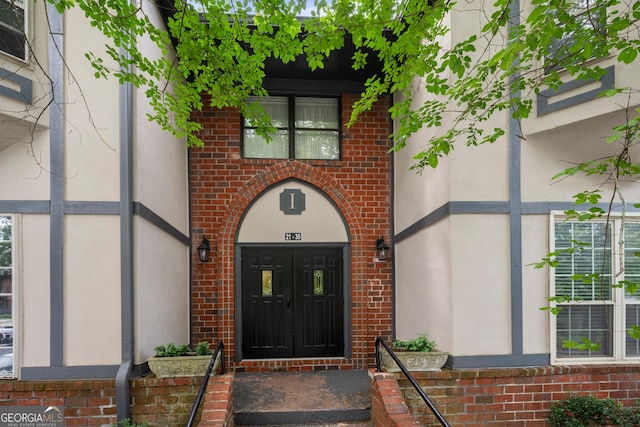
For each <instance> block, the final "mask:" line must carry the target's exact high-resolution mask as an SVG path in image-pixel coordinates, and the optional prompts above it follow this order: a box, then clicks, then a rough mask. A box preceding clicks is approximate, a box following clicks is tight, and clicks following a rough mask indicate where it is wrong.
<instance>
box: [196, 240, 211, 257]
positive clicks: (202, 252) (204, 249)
mask: <svg viewBox="0 0 640 427" xmlns="http://www.w3.org/2000/svg"><path fill="white" fill-rule="evenodd" d="M210 251H211V245H209V240H207V238H206V237H203V238H202V243H200V246H198V258H200V262H207V261H209V252H210Z"/></svg>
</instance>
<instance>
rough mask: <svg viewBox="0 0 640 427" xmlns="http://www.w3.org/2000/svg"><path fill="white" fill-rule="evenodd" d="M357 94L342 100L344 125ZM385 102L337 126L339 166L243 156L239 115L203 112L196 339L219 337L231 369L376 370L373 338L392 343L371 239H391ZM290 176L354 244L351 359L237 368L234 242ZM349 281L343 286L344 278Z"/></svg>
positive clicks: (195, 204) (381, 272)
mask: <svg viewBox="0 0 640 427" xmlns="http://www.w3.org/2000/svg"><path fill="white" fill-rule="evenodd" d="M356 99H358V95H356V94H343V95H342V97H341V101H342V121H343V123H346V122H347V121H348V120H349V116H350V114H351V111H352V106H353V102H354V101H355V100H356ZM389 102H390V100H389V99H388V98H385V99H383V100H381V101H380V102H379V103H377V104H376V105H375V106H374V108H373V109H372V110H371V111H369V112H366V113H364V114H362V115H361V116H360V119H359V120H358V122H357V123H356V124H355V125H353V126H351V127H349V128H346V127H343V129H342V147H341V153H342V156H341V159H340V160H334V161H324V160H279V159H244V158H242V156H241V132H242V131H241V126H240V124H241V117H240V114H239V112H238V111H237V110H234V109H214V108H205V110H204V111H202V112H200V113H197V114H196V115H195V119H196V120H199V121H200V122H201V123H202V124H203V127H204V129H203V131H202V133H201V138H202V140H203V142H204V145H203V146H202V147H194V148H191V150H190V151H191V153H190V160H191V167H190V171H191V199H192V201H191V209H192V238H193V241H192V246H193V257H194V262H193V269H192V285H191V286H192V312H191V313H192V331H191V333H192V341H193V342H194V343H196V342H198V341H201V340H207V341H210V342H216V341H218V340H223V342H224V344H225V354H226V358H227V362H228V363H229V367H230V368H231V369H241V370H242V369H245V370H275V369H278V370H283V369H286V370H303V369H331V368H337V369H349V368H363V367H370V366H373V364H374V354H373V345H374V342H375V337H376V336H378V335H382V336H384V337H386V338H387V339H389V338H390V337H391V328H392V310H393V309H392V286H391V265H392V264H391V262H376V260H375V257H376V252H375V241H376V239H377V238H378V237H379V236H381V235H382V236H384V237H385V239H387V242H388V243H391V242H390V238H391V225H390V224H391V217H390V206H391V190H390V173H391V155H390V154H389V151H388V150H389V148H390V140H389V139H388V135H389V133H390V131H391V121H390V118H389V113H388V107H389ZM289 179H296V180H298V181H301V182H304V183H307V184H309V185H312V186H314V187H315V188H317V189H318V190H319V191H322V192H324V193H325V194H326V195H327V197H328V198H330V199H331V200H332V202H333V203H334V204H335V206H336V207H337V209H339V210H340V213H341V215H342V216H343V218H344V220H345V222H346V227H347V229H348V231H349V237H350V244H351V260H350V265H351V277H350V278H349V279H347V280H348V281H349V282H350V284H351V319H350V322H351V338H350V339H351V358H350V359H345V358H334V359H282V360H281V359H278V360H260V361H242V362H234V360H233V356H234V351H235V332H236V331H235V325H234V316H235V308H234V299H235V295H234V291H235V282H234V280H235V276H234V275H235V260H234V253H235V245H234V244H235V238H236V234H237V231H238V226H239V225H240V221H241V220H242V215H243V214H244V212H245V211H246V210H247V208H248V207H249V206H250V205H251V203H252V202H253V201H254V200H255V199H256V198H257V197H259V196H260V195H261V194H262V193H263V192H264V191H265V190H267V189H268V188H269V187H271V186H273V185H276V184H278V183H281V182H283V181H285V180H289ZM202 237H207V238H208V239H209V240H210V243H211V247H212V250H211V256H210V261H209V262H207V263H200V262H198V261H197V258H196V251H195V248H196V247H197V246H198V245H199V244H200V241H201V239H202ZM345 283H347V281H345Z"/></svg>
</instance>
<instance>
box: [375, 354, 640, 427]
mask: <svg viewBox="0 0 640 427" xmlns="http://www.w3.org/2000/svg"><path fill="white" fill-rule="evenodd" d="M412 374H413V375H414V378H415V379H416V380H417V381H418V383H419V384H420V385H421V386H422V387H423V389H424V390H425V392H426V393H427V395H428V396H429V398H430V399H431V400H432V402H433V403H434V405H435V406H436V407H437V408H438V410H439V411H440V412H441V413H442V414H443V415H444V417H445V418H446V420H447V422H449V424H450V425H452V426H465V427H480V426H483V427H498V426H526V427H546V426H548V422H547V419H548V417H549V410H550V408H551V405H552V404H553V403H554V402H557V401H558V400H562V399H565V398H566V397H567V396H568V395H569V394H571V393H574V394H593V395H595V396H598V397H602V398H604V397H611V398H614V399H617V400H619V401H620V402H621V403H622V404H623V405H631V404H633V403H635V400H636V399H638V398H640V366H618V365H606V366H555V367H540V368H512V369H479V370H443V371H442V372H414V373H412ZM387 375H391V374H387ZM393 376H394V378H395V379H396V380H397V381H398V383H399V386H400V388H401V390H402V393H403V395H404V397H405V402H406V403H407V405H408V407H409V410H410V412H411V413H412V414H413V415H414V416H415V417H416V419H417V420H419V421H420V422H421V423H422V424H424V425H427V426H439V425H440V424H439V423H437V421H436V420H435V418H434V417H433V415H431V412H430V411H429V409H428V408H427V406H426V405H425V404H424V402H423V401H422V399H421V398H420V397H419V396H418V394H417V393H416V392H415V391H414V389H413V387H412V386H411V384H410V383H409V381H408V380H407V379H406V378H405V377H404V375H402V374H401V373H398V374H393Z"/></svg>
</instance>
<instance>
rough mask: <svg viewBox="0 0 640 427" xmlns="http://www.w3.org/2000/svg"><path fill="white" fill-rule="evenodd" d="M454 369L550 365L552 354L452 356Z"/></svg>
mask: <svg viewBox="0 0 640 427" xmlns="http://www.w3.org/2000/svg"><path fill="white" fill-rule="evenodd" d="M449 360H450V361H452V367H453V368H454V369H465V368H467V369H471V368H516V367H527V366H549V365H550V363H551V356H550V355H549V354H546V353H542V354H498V355H487V356H450V357H449Z"/></svg>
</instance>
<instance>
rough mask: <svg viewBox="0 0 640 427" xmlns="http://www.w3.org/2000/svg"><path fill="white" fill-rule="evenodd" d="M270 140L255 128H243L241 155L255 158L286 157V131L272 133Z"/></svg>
mask: <svg viewBox="0 0 640 427" xmlns="http://www.w3.org/2000/svg"><path fill="white" fill-rule="evenodd" d="M272 138H273V139H272V140H271V141H270V142H267V141H265V139H264V138H263V137H261V136H260V135H258V134H257V133H256V131H255V129H245V130H244V142H243V153H242V155H243V157H247V158H254V159H255V158H257V159H286V158H288V157H289V138H288V132H287V131H280V132H278V133H277V134H275V135H272Z"/></svg>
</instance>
